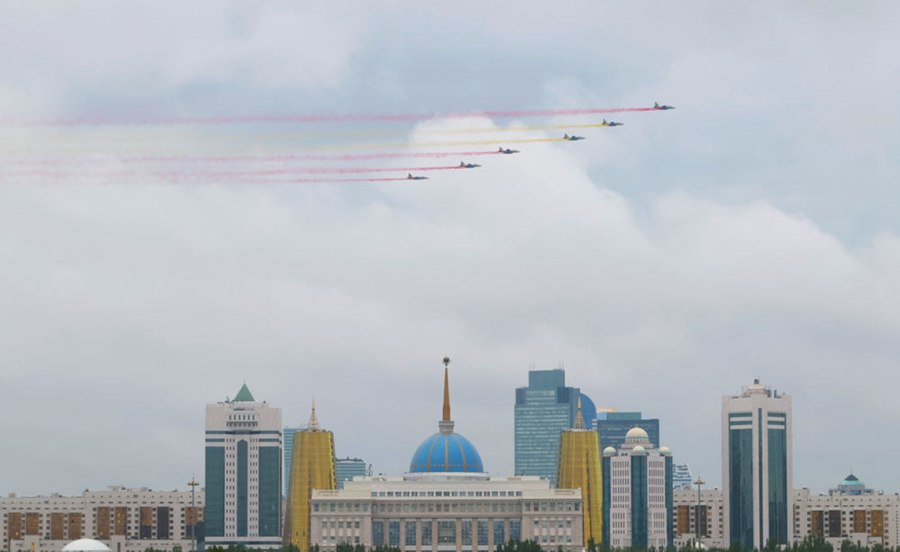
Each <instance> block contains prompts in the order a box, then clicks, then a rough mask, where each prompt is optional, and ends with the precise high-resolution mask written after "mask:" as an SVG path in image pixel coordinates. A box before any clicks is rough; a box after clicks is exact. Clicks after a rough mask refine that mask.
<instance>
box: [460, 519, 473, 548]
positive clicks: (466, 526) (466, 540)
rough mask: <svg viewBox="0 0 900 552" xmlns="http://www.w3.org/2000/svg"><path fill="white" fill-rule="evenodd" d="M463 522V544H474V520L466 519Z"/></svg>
mask: <svg viewBox="0 0 900 552" xmlns="http://www.w3.org/2000/svg"><path fill="white" fill-rule="evenodd" d="M460 523H461V524H462V527H461V529H462V531H461V532H462V544H463V546H472V521H471V520H465V521H462V522H460Z"/></svg>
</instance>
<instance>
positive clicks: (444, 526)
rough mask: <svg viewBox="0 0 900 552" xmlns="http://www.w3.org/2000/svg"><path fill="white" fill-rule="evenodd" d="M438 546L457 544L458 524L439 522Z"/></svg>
mask: <svg viewBox="0 0 900 552" xmlns="http://www.w3.org/2000/svg"><path fill="white" fill-rule="evenodd" d="M438 544H456V522H455V521H439V522H438Z"/></svg>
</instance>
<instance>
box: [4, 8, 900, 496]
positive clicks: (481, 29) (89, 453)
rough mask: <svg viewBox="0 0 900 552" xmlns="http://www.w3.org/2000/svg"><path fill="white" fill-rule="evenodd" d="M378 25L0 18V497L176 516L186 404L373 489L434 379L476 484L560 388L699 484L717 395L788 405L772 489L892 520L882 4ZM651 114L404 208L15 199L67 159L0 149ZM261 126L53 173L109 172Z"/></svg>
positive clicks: (894, 298) (123, 11)
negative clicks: (301, 442)
mask: <svg viewBox="0 0 900 552" xmlns="http://www.w3.org/2000/svg"><path fill="white" fill-rule="evenodd" d="M373 4H375V3H372V2H358V3H354V2H340V3H335V2H327V1H322V2H303V3H297V2H267V3H264V4H258V3H247V2H241V1H232V2H223V1H208V2H204V1H201V2H192V3H190V5H189V6H185V5H184V4H176V3H167V4H161V3H159V2H150V1H147V2H129V3H127V5H126V4H124V3H122V2H119V1H115V0H99V1H93V2H90V3H87V2H83V3H76V2H41V3H34V2H4V3H2V4H0V118H2V119H3V120H4V121H5V122H4V124H3V126H2V128H0V390H2V392H3V395H4V400H3V401H2V402H0V435H2V436H3V438H4V443H5V444H4V450H5V451H6V453H5V455H4V467H3V470H0V493H6V492H17V493H20V494H37V493H49V492H53V491H59V492H63V493H76V492H80V491H81V490H83V489H85V488H94V489H96V488H100V487H103V486H105V485H107V484H124V485H129V486H149V487H152V488H181V489H185V488H187V487H186V485H185V483H186V482H187V481H188V480H189V479H190V478H191V476H192V475H196V476H197V477H198V478H200V477H202V474H203V425H204V405H205V404H207V403H210V402H215V401H218V400H223V399H224V398H225V397H226V396H232V397H233V396H234V394H235V393H236V392H237V390H238V388H239V387H240V386H241V384H242V383H243V382H245V381H246V383H247V384H248V386H249V387H250V389H251V391H252V392H253V393H254V395H255V396H256V397H257V398H258V399H260V400H266V401H268V402H270V403H271V404H273V405H276V406H279V407H281V408H282V410H283V417H284V423H285V425H298V424H302V423H305V422H306V420H307V418H308V416H309V405H310V402H311V400H312V399H313V398H315V400H316V402H317V405H318V415H319V420H320V421H321V423H322V425H323V426H324V427H326V428H328V429H331V430H333V431H334V433H335V442H336V448H337V453H338V455H339V456H345V455H350V456H359V457H362V458H365V459H366V460H367V461H368V462H370V463H372V464H373V465H374V468H375V470H376V471H378V472H383V473H386V474H392V475H399V474H401V473H402V472H403V471H404V470H405V469H406V468H407V467H408V462H409V458H410V456H411V454H412V452H413V450H414V449H415V448H416V446H417V445H418V443H419V442H420V441H421V440H422V439H424V438H425V437H426V436H427V435H429V434H430V433H433V432H434V431H436V430H437V419H438V418H439V416H440V398H441V389H440V386H441V372H440V366H441V364H440V360H441V358H442V357H443V356H444V355H449V356H450V357H451V358H452V359H453V364H452V375H451V387H452V389H451V395H452V398H453V414H454V418H455V419H456V422H457V429H458V430H459V431H460V432H461V433H463V434H464V435H466V436H467V437H468V438H470V439H471V440H472V441H473V442H474V443H475V444H476V445H477V446H478V448H479V449H480V451H481V455H482V457H483V459H484V463H485V467H486V469H488V470H489V471H490V472H492V473H494V474H498V475H505V474H506V475H508V474H510V473H511V472H512V469H513V431H512V426H513V404H514V397H515V394H514V389H515V388H516V387H519V386H523V385H525V384H526V383H527V372H528V369H529V368H530V367H532V366H534V367H537V368H555V367H558V366H559V365H560V364H562V365H564V367H565V369H566V376H567V381H568V383H569V385H573V386H577V387H580V388H581V389H582V391H584V392H585V393H587V394H588V395H590V396H591V397H592V398H593V400H594V401H595V402H596V403H597V405H598V407H612V408H616V409H620V410H641V411H643V412H644V414H645V415H647V416H652V417H658V418H660V420H661V422H660V423H661V434H662V441H663V443H662V444H664V445H667V446H669V447H670V448H671V449H672V450H673V452H674V455H675V457H676V460H677V461H679V462H687V463H689V464H690V465H691V467H692V469H693V471H694V474H695V475H696V474H697V473H698V472H699V473H700V474H702V475H703V477H704V478H705V479H706V480H707V481H708V482H710V483H712V484H715V485H718V484H719V483H720V481H721V452H720V449H721V443H720V440H721V433H720V431H721V429H720V408H721V397H722V395H723V394H731V393H737V392H739V391H740V388H741V386H742V385H745V384H748V383H750V382H751V381H752V379H753V378H754V377H760V378H761V379H762V380H763V382H764V383H767V384H769V385H771V386H773V387H775V388H777V389H779V390H782V391H784V392H786V393H788V394H790V395H791V396H792V398H793V409H794V410H793V411H794V422H795V425H794V434H793V435H794V483H795V486H797V487H801V486H809V487H812V488H814V489H817V490H824V489H827V488H828V487H830V486H834V484H836V483H838V482H839V481H840V480H841V479H843V477H844V476H846V475H847V474H848V473H849V472H850V471H851V469H852V470H853V471H854V472H855V473H856V474H857V475H858V476H859V477H860V479H862V480H863V481H864V482H866V483H867V484H869V485H870V486H873V487H876V488H880V489H885V490H886V491H890V492H896V491H900V473H898V472H897V470H896V469H895V467H894V465H893V464H894V463H893V462H892V461H890V460H889V459H891V458H894V457H896V456H898V454H900V444H898V442H897V440H896V439H892V436H893V435H894V434H895V433H896V430H897V427H898V423H900V409H898V407H897V402H896V389H897V386H898V383H900V373H898V371H897V367H898V366H900V217H898V202H900V193H898V191H897V189H896V186H897V183H898V182H900V178H898V177H900V167H898V163H900V156H898V155H897V152H898V149H900V130H898V129H900V109H898V98H900V71H898V69H900V67H898V65H900V63H898V55H897V52H900V32H898V23H897V22H898V21H900V13H898V12H900V5H898V4H896V3H893V2H865V3H847V2H838V1H834V2H792V3H783V2H753V3H737V4H736V3H727V4H725V3H721V2H712V1H710V2H678V3H671V2H653V3H650V2H598V1H596V0H585V1H583V2H577V1H572V2H564V3H547V2H492V3H485V2H479V1H456V2H453V3H439V4H430V3H426V4H423V3H421V2H379V3H377V4H378V7H375V6H374V5H373ZM166 6H170V7H166ZM653 101H660V102H665V103H669V104H673V105H675V106H677V108H678V109H676V110H674V111H668V112H653V113H634V114H625V115H621V116H616V117H615V119H617V120H621V121H623V122H624V123H625V126H623V127H619V128H616V129H596V130H589V131H588V134H587V135H588V138H589V139H588V140H586V141H583V142H578V143H576V144H570V143H561V144H560V143H548V144H528V145H527V147H526V146H525V145H523V146H522V147H521V148H520V149H522V150H523V153H522V154H520V155H516V156H497V157H498V158H493V157H490V158H485V159H481V160H474V159H473V161H478V162H482V163H483V164H484V165H485V166H484V167H483V168H481V169H478V170H476V171H451V172H449V173H442V174H440V175H432V176H433V178H432V179H431V180H428V181H424V182H416V183H414V184H410V183H405V182H401V183H396V182H385V183H376V184H358V183H357V184H348V185H333V184H332V185H294V186H285V185H247V184H245V185H239V184H234V183H225V184H221V185H217V184H211V183H209V182H206V183H203V184H199V183H192V182H190V181H183V182H181V183H180V184H179V185H171V184H159V183H155V182H152V181H147V182H144V181H140V180H137V181H136V180H134V179H131V180H128V181H119V180H117V179H116V176H115V174H116V173H114V172H112V173H110V176H109V177H107V178H101V179H100V180H99V181H98V179H97V178H96V175H94V176H92V177H85V176H84V175H83V174H78V171H77V170H74V171H72V173H71V174H69V175H67V176H66V177H65V178H61V179H58V178H54V179H53V181H52V182H51V181H47V182H43V181H40V180H35V179H31V180H29V181H27V182H23V181H22V179H21V178H20V177H18V176H17V175H16V171H15V169H14V165H15V159H16V156H21V155H22V154H28V155H37V156H45V155H50V154H52V153H53V152H54V149H53V148H55V147H58V146H59V145H60V144H61V143H62V142H63V139H62V138H60V133H61V132H63V131H62V130H59V129H47V128H38V127H30V126H27V125H26V126H24V127H23V126H11V125H10V124H9V122H10V121H14V120H48V119H60V118H79V117H126V118H127V117H131V118H152V117H190V116H220V115H224V116H232V115H248V114H297V113H303V114H307V113H311V114H316V113H407V112H424V113H432V112H456V111H480V110H493V109H548V108H567V107H607V106H648V105H651V104H652V102H653ZM595 120H596V118H592V117H585V118H582V119H574V120H573V119H571V118H568V119H565V121H577V122H594V121H595ZM522 122H535V121H531V120H530V121H522ZM544 122H559V121H544ZM470 123H471V124H479V125H498V126H501V127H502V126H506V125H509V124H513V123H515V121H508V120H496V121H490V120H477V121H469V122H468V123H464V124H470ZM459 124H461V123H460V122H459V121H453V122H448V121H430V122H423V123H419V124H418V125H413V124H411V123H410V124H405V125H399V126H398V125H393V126H391V127H390V129H392V130H396V129H400V130H401V131H402V132H404V133H406V134H405V135H404V136H403V137H401V138H400V140H401V141H402V140H410V141H413V140H416V136H419V135H420V133H422V134H421V135H425V134H424V133H428V132H430V131H440V130H441V129H445V128H446V127H447V126H448V125H459ZM351 126H352V125H351ZM383 126H384V125H376V127H377V128H379V129H381V128H382V127H383ZM292 128H293V127H292ZM318 128H319V127H317V129H318ZM342 128H348V127H347V125H345V126H344V127H342ZM353 128H357V127H353ZM366 128H367V127H366ZM330 129H332V127H327V128H325V130H330ZM251 130H252V132H250V131H251ZM286 130H288V129H285V128H269V127H265V128H259V127H254V128H253V129H244V130H239V131H235V130H234V129H197V128H193V127H181V128H175V129H169V130H167V131H166V132H167V133H168V134H166V133H162V134H159V135H154V134H153V133H154V132H157V131H158V129H154V128H152V127H139V128H132V127H122V128H112V129H109V128H106V129H83V130H82V131H81V132H83V135H79V136H81V138H83V140H82V141H79V142H78V144H77V145H78V146H79V147H80V148H81V149H80V151H81V152H82V153H87V154H90V155H92V156H94V157H95V158H99V159H102V160H105V161H104V163H105V164H103V165H101V167H107V166H116V162H117V159H118V156H120V155H122V154H123V152H127V153H133V152H137V153H147V152H153V151H157V150H165V151H175V152H200V151H208V150H210V149H211V148H212V149H214V148H213V146H216V147H225V145H226V144H225V143H226V142H227V146H228V147H229V148H231V149H230V150H229V151H236V152H256V153H259V152H267V151H269V148H271V149H272V150H273V151H274V150H276V149H277V150H278V151H284V149H285V147H286V142H284V141H283V140H282V141H281V142H279V141H278V139H274V138H272V139H267V138H266V133H272V132H281V131H286ZM293 130H297V129H296V128H293ZM320 130H321V129H320ZM244 131H246V132H247V134H246V135H241V134H240V132H244ZM71 132H75V130H72V131H71ZM235 132H237V134H235ZM228 133H232V134H228ZM254 133H255V134H254ZM226 134H228V136H226V137H227V138H228V140H225V138H223V136H225V135H226ZM579 134H583V133H582V132H579ZM68 136H70V138H71V136H73V134H71V133H70V134H69V135H68ZM160 136H162V138H160ZM242 138H246V139H242ZM288 145H289V144H288ZM457 161H458V160H456V159H453V160H452V162H453V163H456V162H457ZM861 450H862V451H864V452H860V451H861ZM869 451H873V452H869Z"/></svg>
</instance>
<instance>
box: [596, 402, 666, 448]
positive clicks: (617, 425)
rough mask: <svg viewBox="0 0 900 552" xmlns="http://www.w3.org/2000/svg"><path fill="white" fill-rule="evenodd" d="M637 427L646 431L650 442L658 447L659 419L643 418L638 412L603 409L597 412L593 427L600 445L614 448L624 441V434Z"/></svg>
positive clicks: (619, 446) (620, 446) (620, 445)
mask: <svg viewBox="0 0 900 552" xmlns="http://www.w3.org/2000/svg"><path fill="white" fill-rule="evenodd" d="M635 427H639V428H641V429H643V430H644V431H646V432H647V436H648V437H649V438H650V444H651V445H652V446H653V447H657V448H658V447H659V443H660V440H659V419H657V418H644V417H643V416H642V414H641V413H640V412H615V411H609V410H607V411H604V412H600V413H598V414H597V419H596V421H595V422H594V428H595V429H596V430H597V433H598V434H599V435H600V446H601V447H603V448H606V447H612V448H614V449H616V450H618V449H620V448H622V445H623V444H624V443H625V434H627V433H628V431H629V430H631V429H632V428H635Z"/></svg>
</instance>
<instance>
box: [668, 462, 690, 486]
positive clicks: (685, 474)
mask: <svg viewBox="0 0 900 552" xmlns="http://www.w3.org/2000/svg"><path fill="white" fill-rule="evenodd" d="M693 485H694V476H692V475H691V467H690V466H688V465H687V464H675V465H674V466H673V468H672V488H673V489H676V490H677V489H690V488H691V487H692V486H693Z"/></svg>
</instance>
